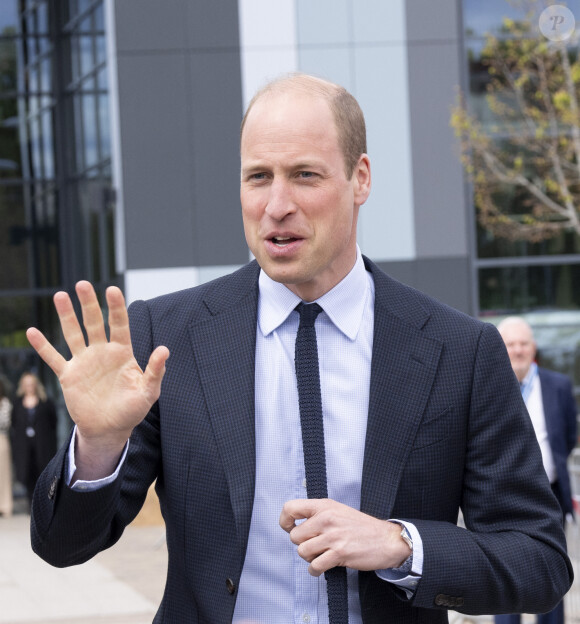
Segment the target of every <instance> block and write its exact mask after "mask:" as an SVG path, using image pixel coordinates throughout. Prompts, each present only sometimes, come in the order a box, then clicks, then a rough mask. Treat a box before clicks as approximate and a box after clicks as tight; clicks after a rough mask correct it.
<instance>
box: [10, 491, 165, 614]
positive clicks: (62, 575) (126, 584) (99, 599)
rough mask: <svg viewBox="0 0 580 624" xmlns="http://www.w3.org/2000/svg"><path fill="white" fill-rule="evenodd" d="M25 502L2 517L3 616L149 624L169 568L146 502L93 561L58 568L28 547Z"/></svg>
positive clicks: (160, 529)
mask: <svg viewBox="0 0 580 624" xmlns="http://www.w3.org/2000/svg"><path fill="white" fill-rule="evenodd" d="M26 506H27V505H26V503H25V502H24V501H18V500H17V501H16V509H15V514H14V515H13V516H12V517H11V518H0V624H52V623H57V622H58V624H105V623H106V624H150V623H151V622H152V620H153V617H154V615H155V612H156V610H157V606H158V605H159V603H160V602H161V597H162V595H163V588H164V585H165V576H166V572H167V550H166V547H165V527H164V525H163V523H162V521H161V519H160V516H159V515H158V512H156V510H155V505H154V502H153V503H152V504H151V509H150V510H149V506H148V505H146V508H145V510H144V512H143V513H142V514H140V515H139V516H138V517H137V519H136V521H135V522H134V523H133V524H131V525H130V526H128V527H127V529H126V530H125V533H124V534H123V537H122V538H121V540H120V541H119V542H118V543H117V544H116V545H115V546H114V547H113V548H111V549H109V550H107V551H105V552H102V553H100V554H99V555H97V556H96V557H95V558H94V559H92V560H91V561H89V562H87V563H85V564H83V565H81V566H75V567H72V568H66V569H57V568H53V567H51V566H49V565H48V564H46V563H45V562H44V561H42V560H41V559H40V558H39V557H37V556H36V555H35V554H34V553H33V552H32V550H31V548H30V536H29V534H30V531H29V527H30V517H29V515H28V513H27V509H26Z"/></svg>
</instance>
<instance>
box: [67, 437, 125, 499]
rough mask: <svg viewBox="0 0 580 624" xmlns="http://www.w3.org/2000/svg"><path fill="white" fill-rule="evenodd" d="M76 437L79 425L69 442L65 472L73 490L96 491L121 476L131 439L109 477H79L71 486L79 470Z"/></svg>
mask: <svg viewBox="0 0 580 624" xmlns="http://www.w3.org/2000/svg"><path fill="white" fill-rule="evenodd" d="M76 437H77V426H76V425H75V428H74V430H73V434H72V436H71V439H70V444H69V447H68V453H67V466H66V467H65V474H66V476H67V480H66V484H67V485H68V486H69V487H70V488H71V490H74V491H78V492H94V491H96V490H99V489H101V488H103V487H105V486H106V485H109V483H113V481H115V479H116V478H117V477H118V476H119V471H120V470H121V466H122V465H123V463H124V461H125V457H127V450H128V449H129V440H127V444H125V449H124V450H123V455H122V456H121V459H120V460H119V463H118V464H117V468H116V469H115V472H113V474H111V475H109V476H108V477H103V478H102V479H96V480H95V481H81V480H80V479H79V480H78V481H75V482H74V483H73V485H72V486H71V485H70V484H71V481H72V480H73V477H74V474H75V472H76V470H77V467H76V464H75V441H76Z"/></svg>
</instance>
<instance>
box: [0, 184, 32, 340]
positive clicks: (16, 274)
mask: <svg viewBox="0 0 580 624" xmlns="http://www.w3.org/2000/svg"><path fill="white" fill-rule="evenodd" d="M0 223H1V224H2V227H0V266H1V267H3V270H2V271H0V290H5V289H10V288H28V287H30V286H32V283H31V275H30V271H31V266H32V265H31V259H32V243H31V240H32V239H31V236H32V231H31V228H30V227H29V224H28V223H27V219H26V212H25V205H24V193H23V187H22V186H0ZM7 269H8V270H7ZM2 318H3V317H2ZM3 325H4V321H2V323H0V331H2V329H3V327H2V326H3Z"/></svg>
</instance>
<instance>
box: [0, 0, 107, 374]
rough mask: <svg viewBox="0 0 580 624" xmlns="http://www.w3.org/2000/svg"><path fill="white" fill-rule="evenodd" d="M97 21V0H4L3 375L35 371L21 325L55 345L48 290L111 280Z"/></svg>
mask: <svg viewBox="0 0 580 624" xmlns="http://www.w3.org/2000/svg"><path fill="white" fill-rule="evenodd" d="M103 15H104V11H103V2H102V1H99V0H63V1H62V2H60V1H59V2H53V1H52V0H51V1H49V0H19V1H17V0H2V9H0V85H1V88H0V266H4V267H10V271H0V317H1V318H2V326H1V327H0V374H1V373H4V372H6V369H5V365H6V364H7V363H8V362H10V363H12V364H14V368H13V369H12V370H11V371H10V372H11V374H15V375H16V374H18V371H19V370H22V368H20V367H21V366H24V363H26V366H27V367H30V366H31V363H30V362H31V360H32V361H33V362H36V364H35V365H36V366H38V361H37V360H36V358H35V356H34V355H33V353H32V352H31V350H30V348H29V346H28V343H27V342H26V340H25V338H24V331H25V329H26V328H27V327H29V326H30V325H36V326H40V327H42V328H43V330H46V333H47V336H48V337H49V339H50V338H52V339H56V344H59V343H60V342H61V337H60V332H59V331H56V328H57V327H58V324H57V323H56V322H54V321H55V316H54V308H53V305H52V294H53V293H54V292H55V291H56V290H58V289H62V288H65V289H70V288H71V287H72V284H73V283H74V282H75V281H76V280H78V279H80V278H81V277H83V278H87V279H90V280H92V281H94V282H95V285H96V289H97V292H100V291H102V290H103V289H104V286H105V285H108V284H110V283H115V282H116V281H117V280H116V276H115V262H114V245H113V244H112V241H113V240H114V232H113V224H114V218H113V214H114V208H115V206H114V201H113V198H114V193H112V192H111V180H110V177H111V163H110V151H111V150H110V131H109V113H108V83H107V72H106V49H105V33H104V17H103ZM56 59H58V62H59V63H60V65H59V66H58V68H55V66H54V63H55V62H56ZM55 69H58V71H55ZM56 76H58V78H59V80H60V81H61V82H60V83H59V84H55V77H56ZM57 156H58V158H57ZM15 291H18V292H15ZM22 293H26V295H23V294H22ZM5 320H6V321H5ZM53 328H54V330H55V331H53Z"/></svg>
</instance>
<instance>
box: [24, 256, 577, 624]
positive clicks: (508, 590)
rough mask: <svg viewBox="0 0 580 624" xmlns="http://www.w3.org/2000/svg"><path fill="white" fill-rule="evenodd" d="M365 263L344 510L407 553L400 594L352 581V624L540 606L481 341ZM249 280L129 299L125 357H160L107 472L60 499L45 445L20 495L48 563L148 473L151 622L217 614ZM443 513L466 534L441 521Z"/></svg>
mask: <svg viewBox="0 0 580 624" xmlns="http://www.w3.org/2000/svg"><path fill="white" fill-rule="evenodd" d="M365 263H366V266H367V269H368V270H370V271H372V274H373V278H374V281H375V289H376V295H375V330H374V341H373V355H372V367H371V369H372V370H371V379H370V404H369V414H368V426H367V437H366V447H365V458H364V466H363V474H362V496H361V509H362V511H364V512H366V513H368V514H371V515H373V516H376V517H379V518H385V519H386V518H391V517H395V518H400V519H409V520H411V521H412V522H414V523H415V525H416V526H417V528H418V530H419V532H420V534H421V536H422V540H423V546H424V555H425V556H424V566H423V577H422V580H421V582H420V583H419V585H418V588H417V591H416V593H415V595H414V598H413V599H412V600H411V601H406V600H403V599H402V598H401V595H400V594H399V593H398V592H399V591H400V590H397V589H396V588H395V587H394V586H392V585H390V584H389V583H386V582H383V581H381V580H380V579H378V577H377V576H376V575H375V574H374V573H373V572H361V573H360V577H359V580H360V600H361V605H362V613H363V619H364V622H365V623H366V624H374V623H376V624H378V623H379V622H381V623H382V622H386V621H388V622H395V623H397V622H445V621H446V620H447V609H449V608H456V609H458V610H460V611H463V612H466V613H473V614H477V613H506V612H510V611H512V612H528V613H537V612H541V611H548V610H549V609H551V608H552V607H553V606H554V605H555V604H556V603H557V602H558V601H559V600H560V598H561V596H562V595H563V594H564V593H565V592H566V591H567V589H568V588H569V585H570V583H571V578H572V569H571V566H570V562H569V560H568V557H567V555H566V553H565V538H564V535H563V530H562V527H561V521H560V518H561V512H560V509H559V505H558V503H557V501H556V499H555V497H554V496H553V494H552V492H551V490H550V487H549V484H548V480H547V478H546V475H545V473H544V470H543V467H542V462H541V457H540V451H539V447H538V445H537V442H536V439H535V435H534V432H533V429H532V426H531V422H530V419H529V417H528V415H527V413H526V410H525V406H524V404H523V400H522V398H521V395H520V391H519V387H518V385H517V383H516V382H515V378H514V375H513V373H512V372H511V367H510V363H509V360H508V358H507V353H506V350H505V347H504V345H503V342H502V340H501V338H500V337H499V334H498V333H497V331H496V329H495V328H494V327H493V326H491V325H489V324H484V323H481V322H479V321H476V320H474V319H471V318H469V317H468V316H466V315H464V314H461V313H459V312H457V311H455V310H452V309H451V308H448V307H446V306H444V305H442V304H440V303H438V302H436V301H434V300H433V299H431V298H429V297H427V296H425V295H423V294H421V293H419V292H417V291H415V290H413V289H411V288H409V287H407V286H404V285H402V284H400V283H399V282H396V281H395V280H392V279H391V278H389V277H388V276H387V275H385V274H384V273H382V272H381V271H380V270H379V269H378V268H377V267H376V266H375V265H374V264H372V263H371V262H370V261H368V260H366V259H365ZM258 273H259V267H258V265H257V264H256V263H255V262H252V263H250V264H249V265H247V266H245V267H243V268H242V269H240V270H239V271H237V272H236V273H234V274H232V275H230V276H226V277H223V278H220V279H218V280H216V281H214V282H211V283H209V284H205V285H202V286H199V287H197V288H194V289H190V290H186V291H182V292H178V293H175V294H172V295H168V296H165V297H160V298H157V299H154V300H151V301H148V302H136V303H134V304H133V305H132V306H131V309H130V318H131V331H132V339H133V343H134V349H135V354H136V357H137V359H138V361H139V362H140V363H141V365H142V366H144V364H145V363H146V361H147V359H148V357H149V354H150V353H151V351H152V350H153V349H154V348H155V347H156V346H157V345H161V344H163V345H166V346H167V347H168V348H169V349H170V351H171V356H170V358H169V361H168V363H167V373H166V376H165V378H164V381H163V386H162V393H161V397H160V399H159V401H158V402H157V403H156V404H155V405H154V406H153V408H152V410H151V412H150V413H149V415H148V416H147V418H146V419H145V421H144V422H143V423H142V424H141V425H140V426H139V427H137V428H136V429H135V431H134V433H133V436H132V438H131V442H130V446H129V453H128V456H127V459H126V461H125V463H124V464H123V467H122V469H121V474H120V477H119V479H117V480H116V481H115V482H114V483H113V484H111V485H109V486H107V487H105V488H103V489H101V490H98V491H96V492H92V493H80V492H75V491H71V490H70V489H69V488H68V487H67V486H66V485H65V484H64V483H63V480H64V479H63V474H64V472H63V471H64V466H65V455H66V449H64V448H63V449H62V450H61V451H60V452H59V453H58V454H57V456H56V457H55V459H54V460H53V462H52V463H51V464H50V465H49V467H48V468H47V470H46V471H45V472H44V474H43V476H42V477H41V481H40V483H39V486H38V487H37V489H36V494H35V501H34V506H33V514H32V543H33V548H34V550H35V551H36V552H37V553H38V554H39V555H40V556H41V557H43V558H44V559H45V560H46V561H48V562H50V563H52V564H53V565H58V566H66V565H73V564H78V563H81V562H83V561H86V560H87V559H89V558H90V557H92V556H93V555H94V554H95V553H97V552H98V551H100V550H102V549H103V548H107V547H109V546H110V545H112V544H113V543H114V542H115V541H116V540H117V539H119V537H120V535H121V533H122V531H123V528H124V527H125V525H126V524H127V523H128V522H130V521H131V520H132V519H133V517H134V516H135V515H136V514H137V512H138V510H139V508H140V507H141V505H142V503H143V500H144V498H145V495H146V493H147V488H148V486H149V484H150V483H151V482H152V481H153V480H154V479H157V485H156V488H157V493H158V495H159V498H160V502H161V508H162V512H163V515H164V518H165V521H166V526H167V546H168V552H169V569H168V577H167V585H166V591H165V595H164V598H163V601H162V604H161V606H160V609H159V612H158V614H157V617H156V619H155V622H165V623H172V624H173V623H175V624H185V623H189V622H204V623H207V622H212V623H213V622H216V623H224V622H229V621H231V618H232V614H233V610H234V605H235V600H236V593H237V585H238V583H239V579H240V576H241V573H242V566H243V562H244V555H245V550H246V545H247V540H248V532H249V528H250V518H251V514H252V504H253V498H254V476H255V441H254V375H255V367H254V356H255V345H256V317H257V301H258V284H257V281H258ZM273 409H275V406H273ZM283 469H284V466H281V467H280V470H283ZM272 477H273V478H275V475H273V476H272ZM460 508H461V510H462V512H463V516H464V520H465V525H466V527H467V530H466V529H465V528H460V527H458V526H457V525H456V522H457V519H458V513H459V510H460ZM280 530H282V529H280ZM264 556H265V557H276V553H264ZM266 590H269V588H267V589H266Z"/></svg>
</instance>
